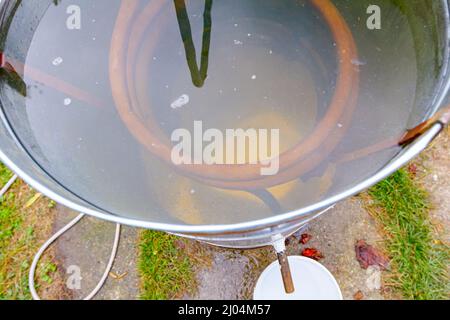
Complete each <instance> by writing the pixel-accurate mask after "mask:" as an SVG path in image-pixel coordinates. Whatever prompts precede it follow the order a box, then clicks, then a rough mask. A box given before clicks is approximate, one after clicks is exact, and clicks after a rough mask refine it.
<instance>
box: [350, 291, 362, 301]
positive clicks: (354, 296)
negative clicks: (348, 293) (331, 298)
mask: <svg viewBox="0 0 450 320" xmlns="http://www.w3.org/2000/svg"><path fill="white" fill-rule="evenodd" d="M353 299H355V300H362V299H364V294H363V293H362V291H361V290H359V291H358V292H356V293H355V294H354V295H353Z"/></svg>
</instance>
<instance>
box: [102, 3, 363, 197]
mask: <svg viewBox="0 0 450 320" xmlns="http://www.w3.org/2000/svg"><path fill="white" fill-rule="evenodd" d="M166 3H167V2H166V1H164V0H154V1H151V2H150V3H149V4H148V5H147V6H146V8H145V9H144V10H143V11H140V12H138V8H139V0H124V1H122V5H121V8H120V10H119V15H118V17H117V21H116V25H115V28H114V32H113V38H112V41H111V50H110V81H111V88H112V94H113V98H114V100H115V103H116V107H117V110H118V113H119V115H120V117H121V118H122V120H123V122H124V123H125V125H126V126H127V127H128V129H129V131H130V132H131V133H132V134H133V136H134V137H135V138H136V139H137V140H138V141H139V142H140V143H141V144H142V145H144V146H145V147H146V148H147V149H148V150H149V151H150V152H151V153H152V154H154V155H155V156H157V157H158V158H159V159H161V160H163V161H165V162H167V163H168V164H169V165H173V166H174V169H175V170H177V171H179V172H180V173H182V174H184V175H188V176H190V177H192V178H195V179H197V180H200V181H203V182H205V183H207V184H209V185H212V186H216V187H221V188H229V189H240V190H254V189H263V188H268V187H271V186H275V185H279V184H282V183H286V182H289V181H291V180H293V179H296V178H297V177H299V176H300V175H301V174H302V173H305V172H308V171H310V170H311V169H312V168H314V167H315V166H316V165H317V164H318V163H320V162H321V161H322V160H323V159H324V158H325V157H326V156H327V155H329V154H330V153H331V151H332V150H333V149H334V148H335V147H336V146H337V144H338V143H339V141H340V140H341V138H342V137H343V135H344V133H345V130H343V129H341V128H340V129H338V123H343V124H344V125H346V124H348V123H349V122H350V121H351V116H352V113H353V111H354V109H355V106H356V102H357V97H358V86H359V73H358V69H357V67H356V66H355V65H353V63H352V61H354V60H355V59H357V58H358V54H357V48H356V45H355V42H354V39H353V36H352V33H351V31H350V29H349V27H348V26H347V24H346V22H345V20H344V18H343V17H342V16H341V15H340V13H339V11H338V10H337V8H336V7H335V6H334V5H333V3H332V2H331V1H329V0H311V3H312V4H313V5H314V6H315V8H316V9H317V10H318V11H319V12H320V13H321V14H322V16H323V18H324V20H325V21H326V22H327V24H328V25H329V27H330V30H331V31H332V34H333V37H334V40H335V42H336V54H337V60H338V62H339V64H338V77H337V82H336V90H335V93H334V96H333V98H332V101H331V104H330V106H329V107H328V111H327V113H326V115H325V116H324V118H323V119H322V120H321V121H320V123H319V124H318V125H317V126H316V128H315V129H314V130H313V132H312V133H311V134H310V136H309V137H307V138H306V139H304V140H303V141H300V142H299V143H298V144H297V145H296V146H294V147H293V148H292V149H290V150H288V151H286V152H284V153H283V154H281V155H280V159H279V160H280V171H279V174H277V175H275V176H264V177H263V176H261V175H260V170H261V168H262V165H261V164H257V165H186V164H184V165H177V166H176V165H174V164H172V161H171V146H170V144H169V143H168V141H167V138H164V134H163V133H162V131H161V129H160V128H159V126H158V124H157V123H156V121H153V120H152V118H151V117H150V119H148V118H146V119H145V123H146V124H149V123H150V125H149V126H146V125H145V124H144V119H142V110H143V109H146V111H147V109H149V108H150V107H151V106H150V104H149V101H148V100H147V99H143V100H144V101H142V99H141V100H139V98H138V97H137V96H136V94H135V93H136V86H137V85H139V83H147V82H146V81H143V79H141V78H139V77H138V78H135V79H133V77H132V75H133V73H134V68H135V65H133V64H132V61H134V58H135V56H136V54H137V51H138V50H139V46H138V44H140V43H142V40H143V36H144V34H145V31H146V30H147V28H148V26H149V24H150V23H151V22H152V21H155V19H157V16H158V13H159V12H160V10H161V8H163V6H164V5H165V4H166ZM146 41H147V42H146V43H147V45H146V46H145V47H144V48H143V49H142V50H148V52H149V53H151V52H152V51H153V50H154V48H155V46H156V44H157V41H158V35H157V33H156V32H153V33H151V34H150V38H147V39H146ZM146 57H147V59H148V60H150V59H151V57H152V55H151V54H147V55H146ZM140 69H141V70H145V72H146V73H147V74H148V69H146V68H142V66H140ZM137 74H138V75H139V74H140V75H141V76H142V74H143V73H142V72H141V73H139V72H138V73H137ZM123 75H127V76H126V77H124V76H123ZM149 127H150V128H151V129H149Z"/></svg>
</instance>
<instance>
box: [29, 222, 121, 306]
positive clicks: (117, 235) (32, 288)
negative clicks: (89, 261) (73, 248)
mask: <svg viewBox="0 0 450 320" xmlns="http://www.w3.org/2000/svg"><path fill="white" fill-rule="evenodd" d="M84 217H85V215H84V214H80V215H78V216H77V217H76V218H75V219H73V220H72V221H71V222H69V223H68V224H67V225H66V226H64V227H63V228H62V229H61V230H59V231H58V232H57V233H55V234H54V235H53V236H52V237H51V238H50V239H48V240H47V242H45V243H44V245H43V246H42V247H41V248H40V249H39V251H38V252H37V254H36V255H35V257H34V259H33V263H32V264H31V268H30V272H29V275H28V285H29V288H30V292H31V296H32V297H33V299H34V300H41V298H40V297H39V295H38V293H37V292H36V288H35V283H34V277H35V273H36V267H37V264H38V262H39V260H40V259H41V256H42V254H43V253H44V252H45V251H46V250H47V249H48V247H50V246H51V245H52V243H53V242H55V241H56V239H58V238H59V237H61V236H62V235H63V234H64V233H66V232H67V231H68V230H70V229H71V228H72V227H73V226H75V225H76V224H77V223H78V222H80V221H81V219H83V218H84ZM120 229H121V226H120V224H116V233H115V237H114V244H113V248H112V251H111V256H110V258H109V261H108V265H107V266H106V270H105V272H104V273H103V276H102V278H101V279H100V281H99V283H98V284H97V286H96V287H95V288H94V290H92V291H91V293H89V294H88V295H87V296H86V297H85V298H83V300H91V299H92V298H94V297H95V296H96V295H97V293H98V292H99V291H100V289H101V288H102V287H103V285H104V284H105V282H106V280H107V279H108V275H109V273H110V272H111V269H112V266H113V263H114V260H115V258H116V254H117V249H118V247H119V240H120Z"/></svg>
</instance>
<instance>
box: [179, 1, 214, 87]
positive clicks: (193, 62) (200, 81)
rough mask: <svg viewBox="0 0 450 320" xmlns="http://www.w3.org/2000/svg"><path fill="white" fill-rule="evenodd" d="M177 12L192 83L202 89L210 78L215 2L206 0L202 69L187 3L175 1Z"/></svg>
mask: <svg viewBox="0 0 450 320" xmlns="http://www.w3.org/2000/svg"><path fill="white" fill-rule="evenodd" d="M174 4H175V10H176V12H177V19H178V25H179V27H180V33H181V38H182V40H183V43H184V48H185V51H186V58H187V62H188V66H189V70H190V72H191V77H192V82H193V83H194V85H195V86H196V87H202V86H203V85H204V83H205V80H206V78H207V76H208V63H209V61H208V60H209V47H210V43H211V26H212V20H211V9H212V5H213V0H205V11H204V14H203V43H202V54H201V61H200V69H199V68H198V63H197V54H196V51H195V45H194V42H193V40H192V31H191V24H190V22H189V16H188V13H187V10H186V3H185V1H184V0H174Z"/></svg>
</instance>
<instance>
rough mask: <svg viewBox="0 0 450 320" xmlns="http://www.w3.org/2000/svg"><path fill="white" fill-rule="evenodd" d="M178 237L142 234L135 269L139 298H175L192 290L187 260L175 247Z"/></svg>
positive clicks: (148, 232) (191, 277) (162, 234)
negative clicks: (139, 287) (138, 280)
mask: <svg viewBox="0 0 450 320" xmlns="http://www.w3.org/2000/svg"><path fill="white" fill-rule="evenodd" d="M177 241H182V240H180V239H179V238H178V237H175V236H173V235H169V234H166V233H161V232H155V231H143V232H142V235H141V240H140V244H139V247H140V254H139V262H138V269H139V273H140V277H141V295H140V297H141V299H143V300H167V299H174V298H179V297H180V295H182V294H183V293H184V292H186V291H189V289H190V288H192V283H193V282H194V274H193V271H192V265H191V262H190V260H189V258H188V257H187V256H186V255H185V254H184V252H183V250H179V249H178V248H177V246H176V242H177Z"/></svg>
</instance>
